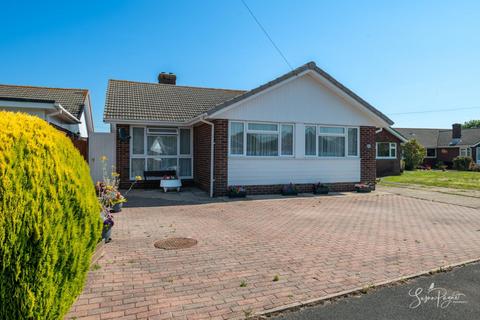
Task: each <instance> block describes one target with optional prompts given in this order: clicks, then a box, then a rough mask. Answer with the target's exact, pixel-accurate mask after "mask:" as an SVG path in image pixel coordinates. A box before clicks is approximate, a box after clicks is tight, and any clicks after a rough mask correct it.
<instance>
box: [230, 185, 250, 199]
mask: <svg viewBox="0 0 480 320" xmlns="http://www.w3.org/2000/svg"><path fill="white" fill-rule="evenodd" d="M227 194H228V197H229V198H245V197H246V196H247V190H245V188H244V187H242V186H230V187H228V190H227Z"/></svg>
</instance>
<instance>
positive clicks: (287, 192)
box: [282, 183, 298, 196]
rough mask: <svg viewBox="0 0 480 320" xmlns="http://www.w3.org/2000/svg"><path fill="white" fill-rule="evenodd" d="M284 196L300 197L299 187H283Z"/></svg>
mask: <svg viewBox="0 0 480 320" xmlns="http://www.w3.org/2000/svg"><path fill="white" fill-rule="evenodd" d="M282 195H284V196H296V195H298V189H297V186H296V185H294V184H293V183H289V184H285V185H283V187H282Z"/></svg>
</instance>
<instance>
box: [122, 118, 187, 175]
mask: <svg viewBox="0 0 480 320" xmlns="http://www.w3.org/2000/svg"><path fill="white" fill-rule="evenodd" d="M133 128H143V154H133ZM157 128H158V129H161V128H165V129H175V133H173V132H165V133H161V132H159V133H152V134H148V130H149V129H157ZM180 129H188V130H190V154H180ZM149 135H150V136H168V135H175V136H176V137H177V154H176V155H149V154H148V148H147V145H148V141H147V140H148V139H147V136H149ZM130 137H132V138H131V139H130V152H129V153H130V155H129V156H130V157H129V160H128V161H129V166H130V167H129V175H130V179H131V180H134V179H135V177H134V176H133V175H132V159H145V167H144V171H147V165H148V159H159V158H176V159H177V165H176V167H177V172H178V173H180V170H179V168H180V159H182V158H183V159H190V162H191V163H190V168H191V175H189V176H179V178H181V179H193V129H192V128H191V127H153V126H137V125H134V126H130ZM156 179H159V178H156Z"/></svg>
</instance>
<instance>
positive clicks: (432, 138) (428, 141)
mask: <svg viewBox="0 0 480 320" xmlns="http://www.w3.org/2000/svg"><path fill="white" fill-rule="evenodd" d="M395 130H396V131H398V132H400V134H401V135H402V136H404V137H405V138H407V139H408V140H411V139H415V140H417V141H418V142H419V143H420V144H421V145H422V146H424V147H428V148H430V147H436V146H437V141H438V132H439V131H440V130H441V129H423V128H395Z"/></svg>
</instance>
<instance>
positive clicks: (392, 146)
mask: <svg viewBox="0 0 480 320" xmlns="http://www.w3.org/2000/svg"><path fill="white" fill-rule="evenodd" d="M390 157H392V158H396V157H397V145H396V144H395V143H390Z"/></svg>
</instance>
